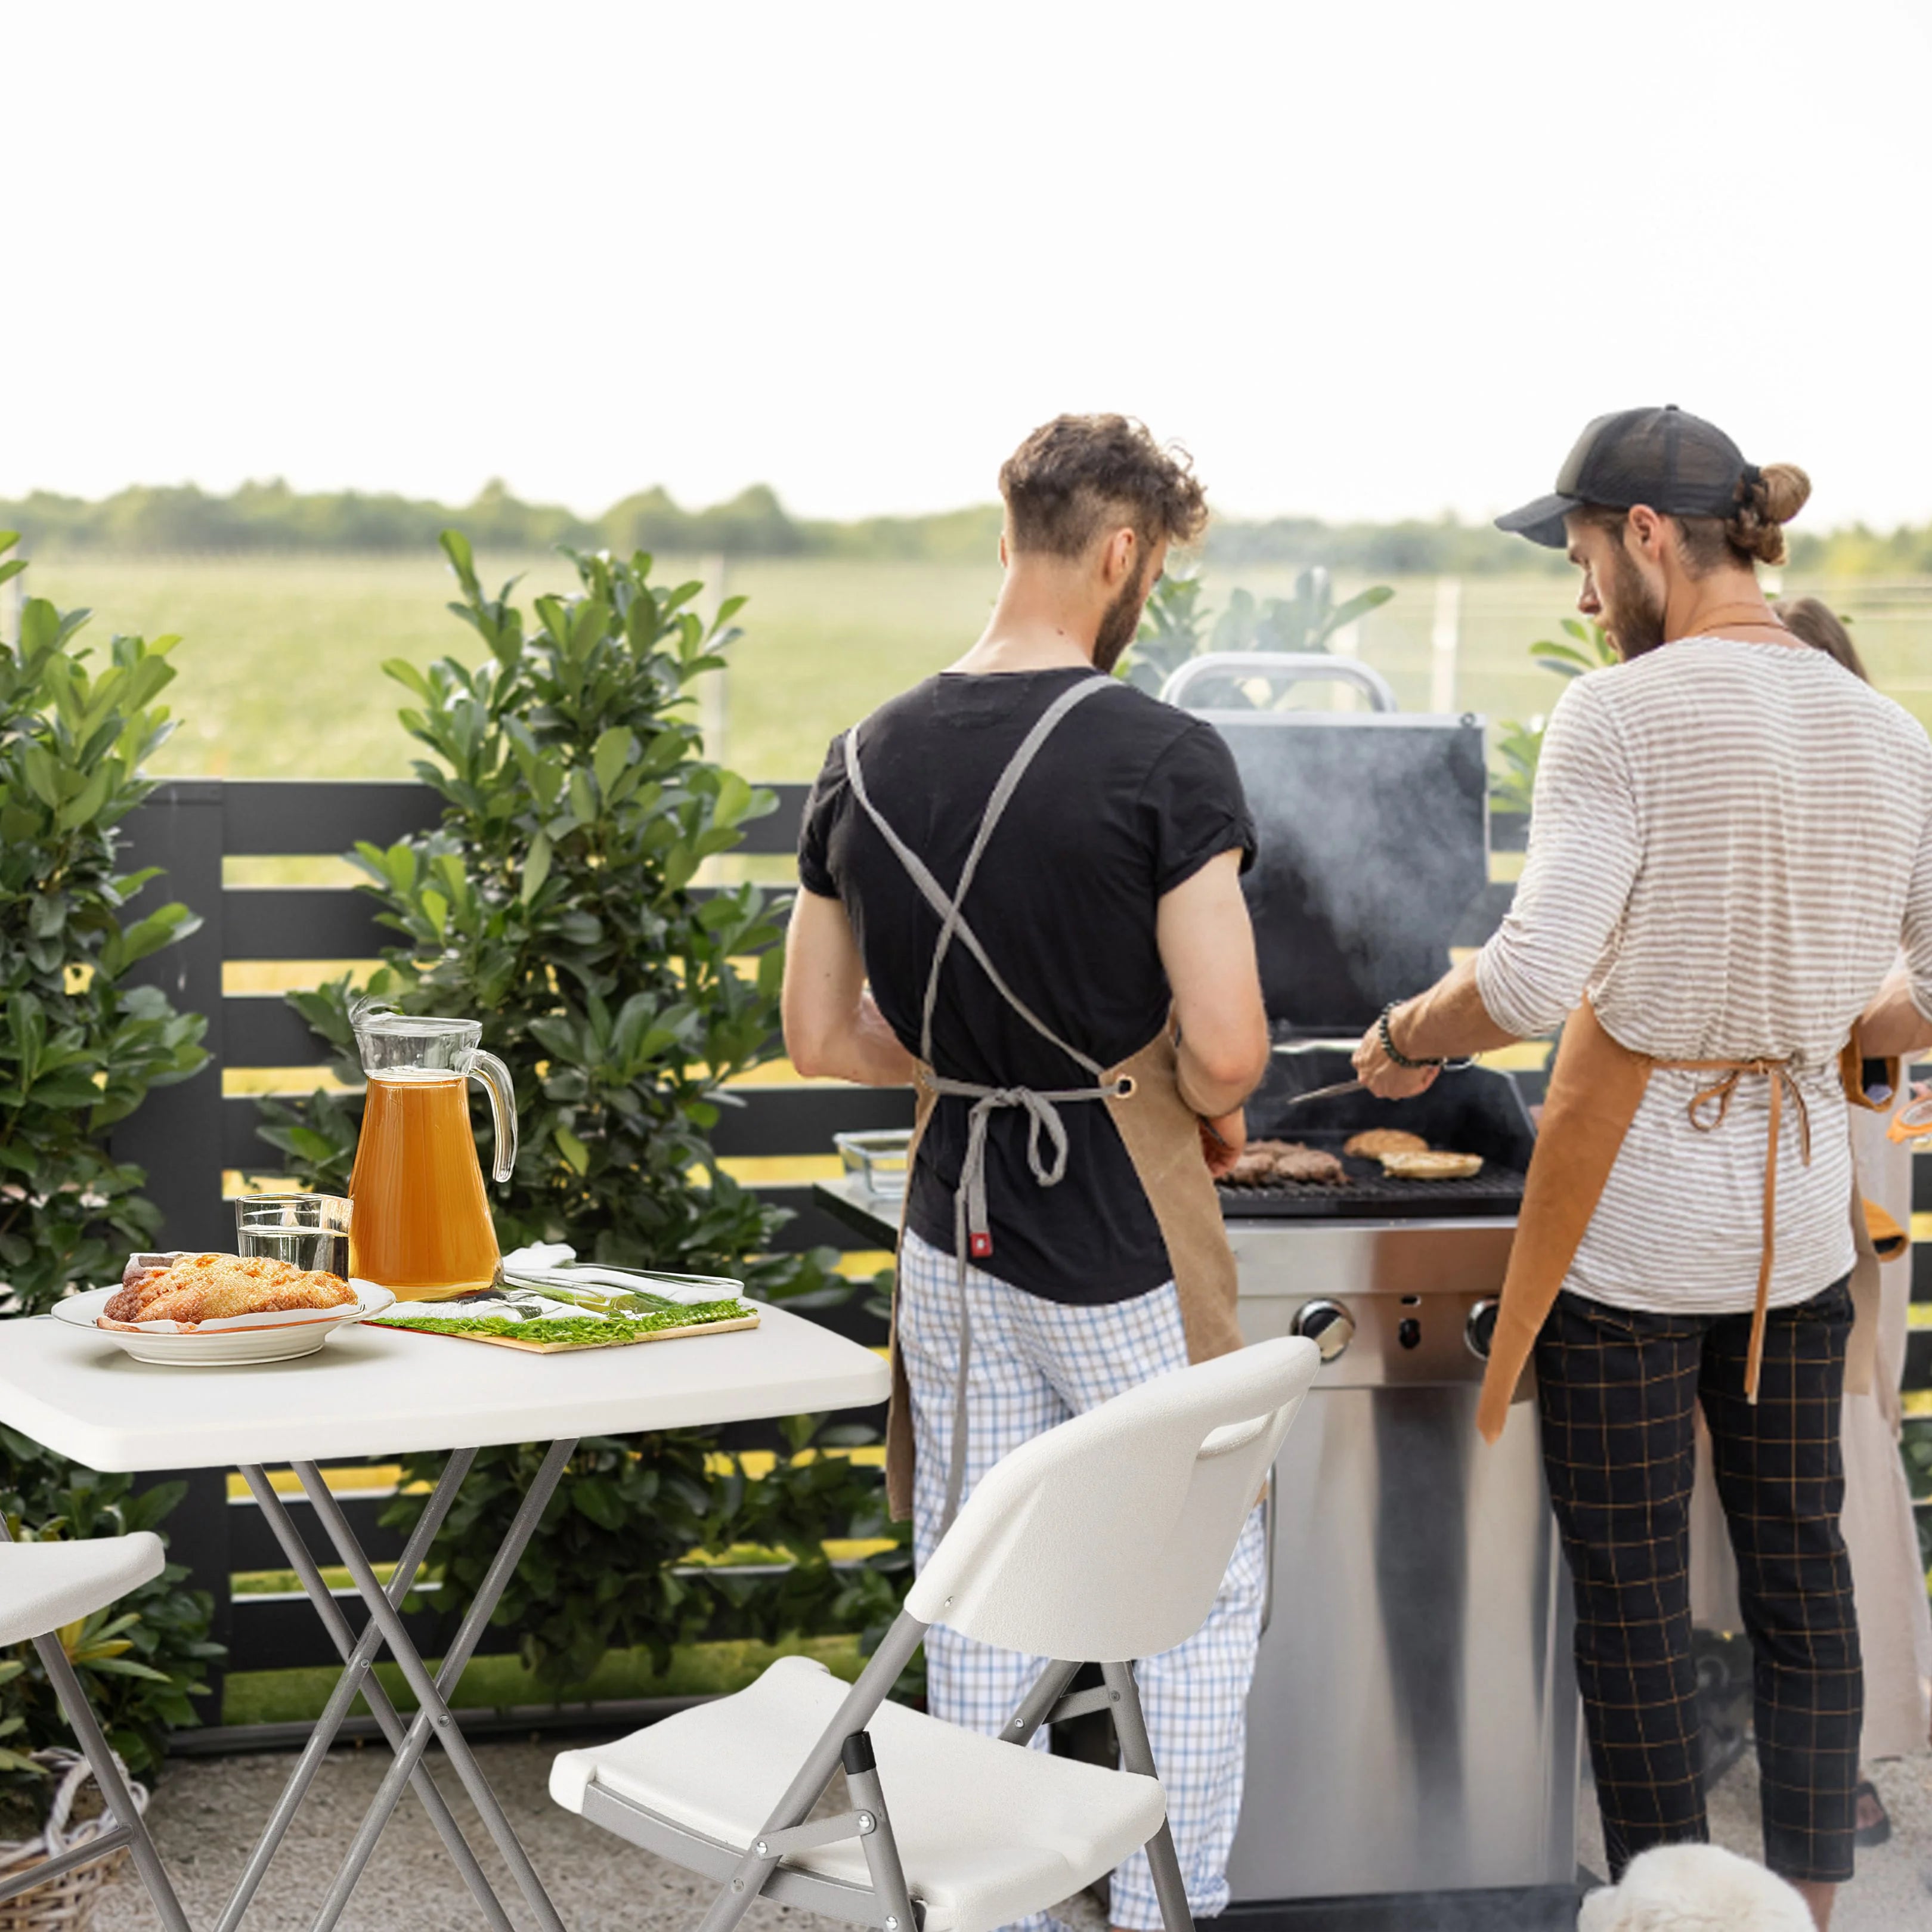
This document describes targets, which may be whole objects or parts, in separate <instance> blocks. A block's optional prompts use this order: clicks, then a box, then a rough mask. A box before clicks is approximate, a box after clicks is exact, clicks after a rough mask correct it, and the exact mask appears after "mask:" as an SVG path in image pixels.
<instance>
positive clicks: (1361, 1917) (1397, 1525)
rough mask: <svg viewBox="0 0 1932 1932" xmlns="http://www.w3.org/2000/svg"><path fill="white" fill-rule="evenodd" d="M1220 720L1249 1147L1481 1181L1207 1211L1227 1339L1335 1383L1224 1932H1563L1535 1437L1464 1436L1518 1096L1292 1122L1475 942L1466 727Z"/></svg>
mask: <svg viewBox="0 0 1932 1932" xmlns="http://www.w3.org/2000/svg"><path fill="white" fill-rule="evenodd" d="M1241 668H1242V669H1243V670H1244V673H1246V672H1247V671H1248V670H1251V669H1252V668H1253V667H1251V666H1244V667H1241ZM1295 668H1296V670H1297V674H1303V673H1304V672H1305V673H1307V674H1319V673H1321V672H1322V670H1324V669H1325V667H1324V665H1323V664H1322V661H1320V660H1317V661H1316V662H1315V664H1313V665H1312V666H1306V667H1295ZM1221 688H1223V689H1224V690H1225V689H1226V688H1228V686H1227V685H1226V682H1225V681H1224V682H1223V684H1222V686H1221ZM1207 715H1209V716H1211V718H1213V720H1214V723H1215V724H1217V725H1218V726H1219V727H1220V729H1221V730H1222V731H1223V734H1224V735H1225V736H1226V737H1227V739H1228V740H1229V743H1230V745H1232V747H1233V749H1234V751H1235V759H1236V761H1237V763H1238V764H1239V766H1240V767H1241V777H1242V781H1243V784H1244V786H1245V787H1246V789H1247V794H1248V797H1249V800H1250V804H1251V805H1252V806H1253V809H1254V811H1255V814H1256V820H1257V823H1258V825H1259V832H1260V847H1261V852H1260V857H1259V862H1258V863H1257V865H1256V867H1255V868H1254V870H1253V873H1252V874H1250V878H1249V880H1248V896H1249V905H1250V910H1251V912H1252V913H1253V916H1254V920H1255V927H1256V941H1257V944H1258V947H1259V953H1260V959H1261V966H1262V982H1263V986H1264V989H1265V992H1266V994H1267V997H1268V1011H1269V1013H1270V1015H1271V1017H1272V1019H1273V1020H1274V1024H1275V1026H1276V1028H1277V1035H1276V1040H1277V1050H1276V1052H1275V1055H1274V1062H1273V1066H1272V1068H1271V1073H1270V1076H1269V1078H1268V1082H1266V1084H1265V1085H1264V1087H1263V1088H1262V1091H1260V1092H1259V1094H1256V1096H1255V1097H1254V1098H1253V1100H1251V1101H1250V1105H1249V1109H1248V1119H1249V1133H1250V1137H1251V1138H1254V1139H1264V1138H1265V1139H1281V1140H1289V1141H1300V1142H1303V1143H1304V1144H1305V1145H1309V1146H1311V1147H1319V1148H1325V1149H1327V1150H1328V1151H1331V1152H1335V1153H1337V1154H1339V1153H1340V1148H1341V1144H1342V1142H1343V1141H1345V1140H1346V1139H1347V1138H1348V1137H1349V1136H1350V1135H1352V1134H1353V1133H1357V1132H1359V1131H1360V1130H1362V1129H1364V1128H1367V1127H1401V1128H1405V1129H1406V1130H1409V1131H1410V1132H1411V1133H1417V1134H1420V1135H1421V1136H1422V1137H1423V1138H1424V1139H1426V1140H1427V1141H1428V1142H1430V1144H1431V1145H1433V1146H1435V1147H1437V1148H1443V1149H1445V1150H1450V1151H1455V1152H1458V1153H1464V1154H1480V1155H1481V1156H1482V1157H1483V1159H1484V1169H1483V1171H1482V1172H1481V1174H1480V1175H1476V1176H1475V1177H1473V1178H1471V1179H1469V1180H1468V1181H1403V1180H1398V1179H1395V1178H1390V1177H1388V1176H1385V1175H1384V1174H1383V1173H1382V1170H1381V1168H1380V1166H1379V1163H1373V1162H1368V1161H1363V1160H1356V1159H1355V1158H1352V1157H1347V1156H1344V1157H1343V1166H1344V1167H1345V1169H1346V1171H1347V1173H1348V1176H1349V1179H1348V1182H1347V1184H1346V1185H1345V1186H1341V1187H1336V1186H1332V1185H1324V1184H1316V1183H1310V1182H1286V1181H1284V1182H1275V1183H1271V1184H1267V1185H1265V1186H1252V1185H1250V1186H1247V1187H1230V1186H1223V1187H1222V1188H1221V1190H1220V1199H1221V1207H1222V1212H1223V1216H1224V1217H1225V1218H1226V1222H1227V1225H1228V1233H1229V1242H1230V1244H1231V1245H1232V1247H1233V1249H1234V1250H1235V1259H1236V1262H1237V1265H1238V1268H1239V1271H1240V1279H1241V1322H1242V1327H1243V1330H1244V1333H1245V1334H1247V1337H1248V1338H1249V1339H1250V1340H1255V1341H1258V1340H1262V1339H1264V1338H1265V1337H1270V1336H1274V1335H1280V1334H1289V1333H1300V1334H1308V1335H1310V1336H1312V1337H1314V1338H1315V1339H1316V1341H1317V1342H1318V1343H1319V1346H1321V1347H1322V1350H1323V1352H1324V1355H1325V1358H1327V1359H1326V1360H1325V1364H1324V1367H1323V1369H1322V1374H1321V1377H1320V1379H1319V1381H1318V1382H1316V1386H1315V1388H1314V1391H1313V1393H1312V1394H1311V1396H1310V1400H1309V1401H1308V1403H1307V1405H1306V1406H1305V1407H1304V1410H1303V1412H1302V1415H1301V1418H1300V1419H1299V1420H1298V1421H1297V1423H1296V1424H1295V1428H1294V1430H1292V1431H1291V1432H1290V1434H1289V1439H1288V1442H1287V1444H1286V1448H1285V1449H1284V1451H1283V1455H1282V1458H1281V1460H1280V1464H1279V1465H1278V1466H1277V1470H1276V1478H1275V1484H1274V1491H1273V1496H1272V1499H1271V1540H1272V1547H1273V1555H1272V1557H1271V1587H1272V1595H1271V1610H1270V1615H1269V1621H1268V1628H1267V1630H1266V1631H1265V1635H1264V1637H1263V1640H1262V1653H1261V1656H1260V1659H1259V1664H1258V1666H1257V1669H1256V1677H1255V1685H1254V1691H1253V1695H1252V1697H1251V1699H1250V1705H1249V1725H1248V1736H1249V1748H1248V1768H1247V1769H1248V1778H1247V1797H1246V1800H1245V1802H1244V1806H1243V1810H1242V1815H1241V1829H1240V1831H1239V1833H1238V1835H1237V1838H1236V1840H1235V1848H1234V1853H1233V1856H1232V1860H1231V1861H1230V1864H1229V1879H1230V1882H1231V1884H1232V1889H1233V1895H1234V1902H1233V1903H1232V1906H1231V1907H1230V1909H1229V1914H1228V1916H1229V1918H1230V1919H1231V1920H1237V1921H1246V1922H1247V1925H1248V1926H1249V1927H1250V1928H1253V1932H1277V1928H1279V1932H1289V1928H1290V1927H1296V1928H1300V1927H1313V1926H1316V1925H1319V1926H1321V1927H1323V1928H1325V1932H1358V1929H1359V1932H1368V1928H1370V1927H1376V1928H1382V1927H1394V1926H1398V1925H1399V1926H1400V1927H1402V1928H1403V1932H1440V1929H1441V1928H1448V1927H1457V1928H1459V1932H1460V1928H1463V1927H1476V1926H1481V1927H1483V1928H1484V1932H1532V1929H1533V1932H1543V1928H1545V1927H1549V1928H1554V1927H1559V1926H1562V1927H1566V1928H1567V1927H1570V1926H1571V1925H1574V1923H1575V1920H1576V1911H1577V1890H1576V1885H1575V1879H1576V1875H1577V1867H1576V1850H1575V1845H1576V1802H1577V1774H1578V1758H1577V1752H1578V1725H1577V1698H1576V1691H1575V1688H1574V1680H1573V1678H1572V1675H1571V1664H1570V1657H1569V1644H1568V1624H1567V1604H1568V1592H1567V1590H1565V1589H1564V1588H1563V1586H1562V1566H1561V1562H1560V1557H1559V1551H1558V1548H1557V1544H1556V1535H1555V1531H1554V1526H1553V1523H1552V1522H1551V1520H1550V1510H1549V1505H1548V1502H1547V1496H1546V1493H1545V1490H1544V1481H1543V1472H1542V1466H1541V1457H1540V1455H1539V1454H1538V1443H1537V1439H1536V1431H1535V1421H1534V1418H1533V1416H1532V1415H1531V1414H1530V1412H1529V1407H1528V1406H1527V1405H1519V1406H1518V1407H1517V1409H1516V1410H1515V1411H1514V1413H1513V1414H1512V1416H1511V1421H1510V1424H1509V1426H1508V1429H1507V1430H1505V1433H1504V1436H1503V1439H1502V1442H1500V1443H1499V1444H1498V1445H1496V1446H1495V1447H1494V1448H1489V1447H1487V1446H1485V1445H1484V1444H1483V1443H1482V1442H1481V1441H1480V1439H1478V1436H1477V1433H1476V1427H1475V1409H1476V1398H1477V1393H1478V1387H1479V1385H1480V1382H1481V1376H1482V1370H1483V1366H1484V1356H1485V1355H1486V1353H1487V1348H1488V1343H1489V1337H1490V1331H1491V1328H1492V1327H1493V1323H1494V1320H1495V1308H1496V1296H1497V1295H1498V1293H1499V1290H1500V1289H1501V1287H1502V1277H1503V1272H1504V1270H1505V1267H1506V1266H1507V1265H1508V1256H1509V1247H1510V1241H1511V1235H1512V1232H1513V1231H1514V1223H1515V1217H1516V1214H1517V1210H1518V1208H1519V1207H1520V1204H1521V1201H1522V1194H1523V1176H1524V1174H1525V1172H1526V1170H1527V1169H1528V1167H1529V1159H1530V1155H1531V1153H1532V1150H1533V1148H1534V1146H1535V1130H1534V1129H1533V1127H1532V1125H1531V1123H1530V1120H1529V1115H1528V1112H1527V1111H1526V1109H1525V1107H1524V1106H1523V1102H1522V1100H1521V1097H1520V1094H1518V1091H1517V1088H1516V1086H1515V1085H1514V1082H1513V1081H1511V1079H1509V1078H1508V1076H1505V1075H1503V1074H1501V1073H1496V1072H1493V1071H1491V1070H1487V1069H1484V1068H1472V1069H1469V1070H1466V1071H1463V1072H1459V1073H1445V1074H1444V1075H1443V1076H1442V1077H1441V1078H1440V1079H1438V1081H1437V1082H1436V1085H1434V1086H1433V1088H1431V1089H1430V1091H1429V1092H1428V1093H1427V1094H1424V1095H1421V1096H1420V1097H1418V1098H1417V1099H1415V1100H1410V1101H1405V1102H1402V1103H1388V1102H1384V1101H1379V1100H1376V1099H1374V1098H1373V1097H1372V1096H1370V1095H1367V1094H1360V1093H1355V1094H1343V1095H1338V1096H1336V1097H1333V1098H1331V1099H1328V1100H1319V1101H1313V1102H1310V1103H1307V1105H1305V1106H1301V1107H1295V1106H1290V1105H1289V1103H1290V1102H1291V1101H1292V1099H1293V1098H1294V1097H1295V1095H1297V1094H1303V1093H1307V1092H1310V1091H1313V1089H1315V1088H1318V1087H1323V1086H1327V1085H1331V1084H1332V1083H1334V1082H1339V1081H1343V1080H1346V1079H1349V1077H1350V1076H1351V1073H1352V1069H1351V1067H1350V1066H1349V1048H1350V1047H1352V1045H1353V1043H1354V1042H1355V1040H1357V1039H1358V1038H1359V1037H1361V1033H1362V1032H1363V1031H1364V1029H1365V1028H1367V1026H1368V1025H1370V1023H1371V1022H1373V1019H1375V1016H1376V1014H1377V1013H1379V1011H1380V1010H1381V1009H1382V1007H1383V1006H1384V1005H1385V1004H1386V1003H1387V1002H1388V1001H1391V1000H1394V999H1398V998H1403V997H1405V996H1406V995H1409V994H1412V993H1415V992H1420V991H1421V989H1423V988H1424V986H1427V985H1428V984H1430V983H1431V982H1432V981H1433V980H1434V979H1435V978H1436V977H1437V976H1438V975H1439V974H1441V973H1442V971H1444V970H1445V969H1446V968H1447V967H1448V965H1449V963H1450V947H1451V942H1452V940H1453V941H1459V942H1461V941H1466V940H1467V939H1468V938H1471V937H1473V936H1475V935H1471V934H1470V932H1469V928H1468V924H1467V915H1468V914H1469V910H1470V908H1471V907H1472V906H1473V905H1474V904H1476V903H1477V902H1478V901H1479V900H1480V899H1481V897H1482V895H1483V894H1484V889H1485V888H1486V886H1487V882H1488V856H1487V811H1486V804H1485V794H1486V791H1487V775H1486V769H1485V760H1484V745H1483V729H1482V726H1481V722H1480V721H1478V720H1476V719H1474V718H1421V717H1412V716H1403V715H1395V714H1393V713H1391V712H1388V711H1378V712H1373V713H1370V714H1368V715H1361V714H1352V713H1348V712H1319V711H1299V712H1273V711H1263V712H1256V711H1239V712H1209V713H1208V714H1207Z"/></svg>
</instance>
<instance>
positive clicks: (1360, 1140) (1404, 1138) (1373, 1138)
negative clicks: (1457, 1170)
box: [1342, 1127, 1429, 1160]
mask: <svg viewBox="0 0 1932 1932" xmlns="http://www.w3.org/2000/svg"><path fill="white" fill-rule="evenodd" d="M1342 1151H1343V1153H1344V1154H1360V1155H1361V1156H1363V1157H1364V1158H1366V1159H1367V1160H1379V1159H1380V1158H1381V1157H1382V1156H1383V1155H1384V1154H1427V1152H1428V1151H1429V1143H1428V1142H1427V1141H1426V1140H1424V1139H1423V1138H1422V1136H1421V1135H1420V1134H1412V1133H1410V1132H1409V1130H1408V1129H1407V1128H1406V1127H1369V1128H1366V1129H1364V1131H1363V1132H1361V1133H1359V1134H1352V1135H1351V1136H1349V1139H1346V1141H1344V1142H1343V1143H1342Z"/></svg>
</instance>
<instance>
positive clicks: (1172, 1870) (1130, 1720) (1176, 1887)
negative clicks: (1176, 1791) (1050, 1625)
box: [1100, 1664, 1194, 1932]
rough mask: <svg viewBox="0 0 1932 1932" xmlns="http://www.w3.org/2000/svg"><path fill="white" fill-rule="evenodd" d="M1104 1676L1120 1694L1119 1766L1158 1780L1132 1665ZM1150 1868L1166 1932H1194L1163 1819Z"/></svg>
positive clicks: (1107, 1668)
mask: <svg viewBox="0 0 1932 1932" xmlns="http://www.w3.org/2000/svg"><path fill="white" fill-rule="evenodd" d="M1100 1673H1101V1676H1103V1678H1104V1679H1106V1685H1107V1688H1108V1689H1109V1691H1115V1692H1116V1693H1117V1694H1118V1697H1119V1700H1120V1701H1119V1702H1118V1703H1116V1704H1115V1706H1114V1707H1113V1712H1114V1730H1115V1734H1116V1735H1117V1736H1118V1737H1119V1739H1120V1740H1121V1764H1122V1766H1124V1768H1125V1769H1127V1770H1129V1771H1133V1772H1139V1773H1140V1774H1141V1775H1142V1777H1144V1778H1159V1777H1160V1772H1159V1771H1158V1770H1157V1769H1156V1768H1155V1766H1154V1745H1153V1744H1152V1743H1151V1741H1150V1740H1149V1739H1148V1729H1147V1718H1146V1715H1145V1713H1144V1712H1142V1709H1141V1694H1140V1692H1139V1690H1138V1689H1137V1688H1136V1685H1135V1683H1134V1667H1133V1665H1132V1664H1102V1665H1101V1667H1100ZM1147 1855H1148V1865H1149V1866H1150V1867H1151V1868H1152V1870H1153V1873H1154V1897H1155V1898H1156V1899H1157V1900H1158V1901H1159V1903H1160V1916H1161V1921H1162V1923H1163V1924H1165V1925H1166V1927H1167V1932H1194V1915H1193V1912H1192V1911H1191V1910H1190V1909H1189V1906H1188V1903H1187V1881H1186V1880H1185V1879H1184V1878H1183V1877H1182V1876H1181V1858H1180V1855H1179V1854H1178V1852H1176V1851H1175V1849H1174V1832H1173V1829H1172V1827H1171V1826H1169V1823H1168V1822H1167V1820H1166V1818H1165V1817H1163V1819H1162V1820H1161V1821H1160V1830H1159V1831H1158V1832H1156V1833H1155V1834H1154V1836H1153V1837H1152V1838H1150V1839H1149V1840H1148V1842H1147Z"/></svg>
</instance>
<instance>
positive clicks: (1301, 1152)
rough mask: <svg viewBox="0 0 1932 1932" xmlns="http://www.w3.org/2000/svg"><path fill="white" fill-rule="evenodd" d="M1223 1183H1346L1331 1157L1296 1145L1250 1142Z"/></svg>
mask: <svg viewBox="0 0 1932 1932" xmlns="http://www.w3.org/2000/svg"><path fill="white" fill-rule="evenodd" d="M1348 1178H1349V1176H1348V1172H1347V1170H1346V1169H1345V1168H1344V1167H1343V1165H1342V1163H1340V1161H1339V1160H1337V1159H1336V1157H1334V1155H1333V1154H1325V1153H1323V1152H1322V1150H1321V1149H1320V1148H1312V1147H1304V1145H1302V1144H1301V1142H1299V1141H1250V1142H1249V1143H1248V1145H1247V1149H1246V1150H1245V1151H1244V1153H1243V1154H1242V1155H1241V1159H1240V1160H1238V1161H1236V1162H1235V1165H1234V1166H1233V1168H1232V1169H1231V1170H1230V1171H1229V1172H1228V1173H1227V1174H1226V1175H1224V1176H1223V1179H1224V1180H1227V1181H1233V1182H1235V1184H1237V1185H1239V1184H1242V1183H1244V1182H1246V1183H1247V1184H1250V1185H1253V1184H1256V1183H1266V1182H1268V1181H1319V1182H1323V1183H1325V1184H1328V1186H1331V1187H1334V1186H1336V1185H1338V1184H1342V1183H1344V1182H1346V1181H1347V1180H1348Z"/></svg>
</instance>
